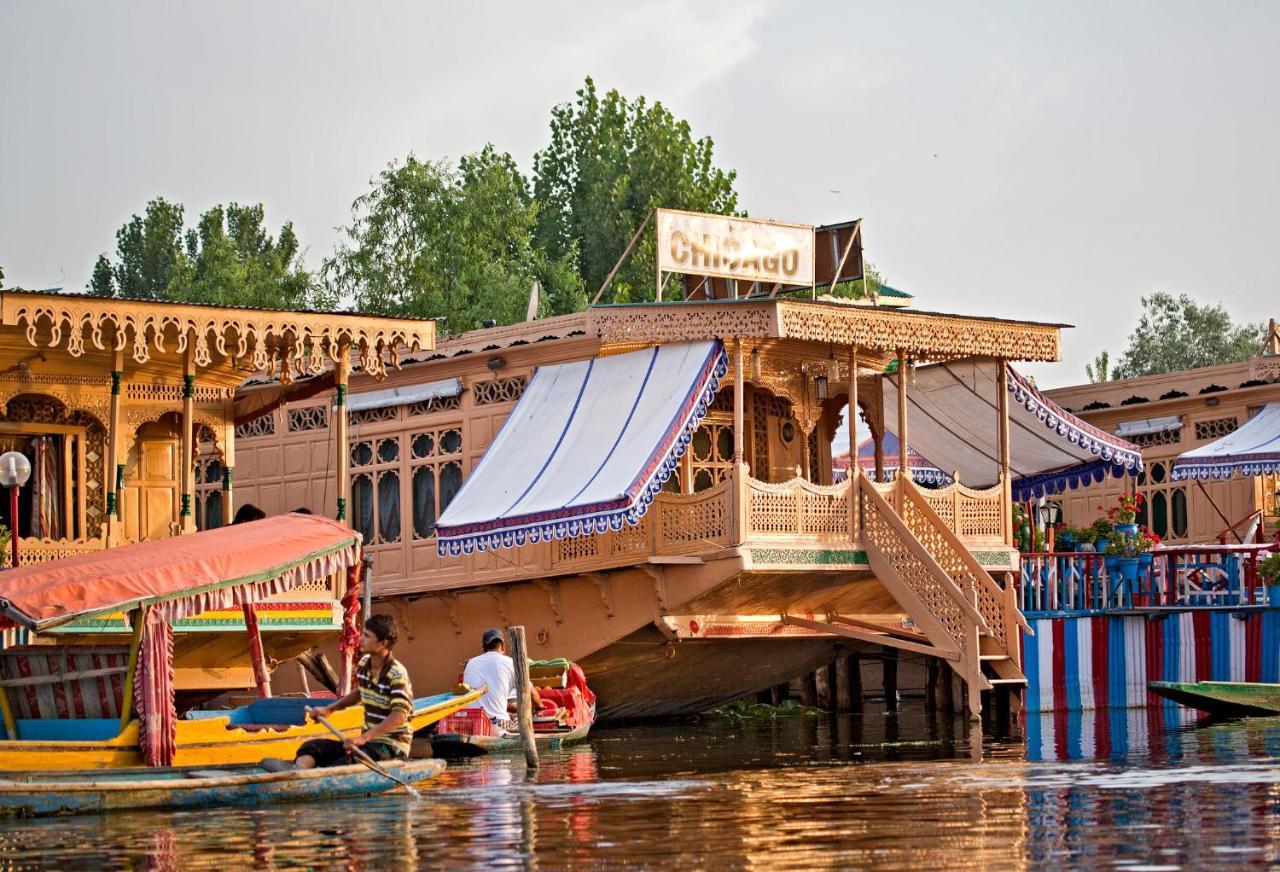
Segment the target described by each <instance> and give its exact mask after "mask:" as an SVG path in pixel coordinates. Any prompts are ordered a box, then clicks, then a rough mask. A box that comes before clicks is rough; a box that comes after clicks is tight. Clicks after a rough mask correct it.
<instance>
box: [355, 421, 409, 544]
mask: <svg viewBox="0 0 1280 872" xmlns="http://www.w3.org/2000/svg"><path fill="white" fill-rule="evenodd" d="M401 454H402V451H401V443H400V436H398V435H397V436H387V437H374V438H370V439H362V440H360V441H358V442H355V443H353V444H352V446H351V467H352V475H351V519H352V523H354V524H355V526H356V529H357V530H359V531H360V532H361V533H362V534H363V535H364V540H365V543H366V544H369V545H376V544H385V543H390V542H399V541H400V537H401V524H402V517H401V509H400V503H401V472H402V469H403V461H402V457H401Z"/></svg>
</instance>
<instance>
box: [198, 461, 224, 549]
mask: <svg viewBox="0 0 1280 872" xmlns="http://www.w3.org/2000/svg"><path fill="white" fill-rule="evenodd" d="M222 473H223V466H222V454H221V452H219V451H218V450H217V448H216V447H214V446H213V445H212V444H210V443H208V442H205V443H204V444H202V445H201V446H200V453H199V455H197V457H196V492H195V506H194V508H195V514H196V529H198V530H213V529H215V528H217V527H221V526H222V525H223V524H224V523H225V522H226V519H225V518H224V517H223V511H222V506H223V502H222Z"/></svg>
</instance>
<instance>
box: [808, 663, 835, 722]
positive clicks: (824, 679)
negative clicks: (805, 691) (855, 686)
mask: <svg viewBox="0 0 1280 872" xmlns="http://www.w3.org/2000/svg"><path fill="white" fill-rule="evenodd" d="M813 684H814V688H815V689H816V691H817V698H818V702H817V705H818V708H820V709H822V710H823V711H827V712H829V711H831V710H832V708H833V707H834V706H833V694H832V692H831V691H832V686H831V685H832V682H831V667H830V664H828V665H826V666H819V667H818V668H817V669H816V670H814V673H813Z"/></svg>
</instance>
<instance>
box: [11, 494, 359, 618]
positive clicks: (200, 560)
mask: <svg viewBox="0 0 1280 872" xmlns="http://www.w3.org/2000/svg"><path fill="white" fill-rule="evenodd" d="M359 560H360V534H359V533H356V532H355V531H353V530H352V529H351V528H349V527H347V526H346V525H344V524H340V523H338V522H337V521H333V520H330V519H328V518H322V517H319V516H318V515H297V514H291V515H282V516H279V517H274V518H266V519H263V520H261V521H253V522H250V523H246V524H237V525H234V526H230V527H221V528H219V529H216V530H206V531H204V532H202V533H192V534H190V535H186V536H177V537H174V538H171V539H156V540H153V541H150V542H140V543H138V544H136V545H124V546H121V547H119V548H110V549H108V550H106V551H97V552H93V553H90V554H78V555H76V556H74V557H68V558H65V559H63V560H55V561H51V562H49V563H41V564H33V565H31V566H20V567H18V568H17V569H10V570H8V571H5V572H0V610H2V611H3V614H4V616H5V618H8V619H9V620H10V621H12V622H14V623H17V624H21V625H22V626H25V627H28V628H30V629H32V630H47V629H50V628H52V627H57V626H59V625H60V624H65V623H67V622H69V621H71V620H74V619H75V618H79V617H85V616H88V615H93V614H100V613H103V612H108V613H109V612H122V611H128V610H131V609H133V608H136V607H137V606H142V605H145V606H150V607H152V609H153V610H154V611H155V612H157V617H160V618H162V619H163V620H166V621H174V620H179V619H181V618H185V617H189V616H191V615H195V614H199V613H200V612H202V611H204V610H205V609H224V608H233V607H235V606H239V605H244V604H245V603H252V602H257V601H259V600H262V599H264V598H266V597H270V596H274V595H276V594H280V593H284V592H285V591H287V590H289V589H290V588H292V587H294V586H296V585H299V584H305V583H307V582H309V581H313V580H319V579H322V578H327V577H328V576H330V575H333V574H334V573H336V572H339V571H344V570H346V569H349V568H350V567H352V566H354V565H355V564H356V563H357V562H358V561H359Z"/></svg>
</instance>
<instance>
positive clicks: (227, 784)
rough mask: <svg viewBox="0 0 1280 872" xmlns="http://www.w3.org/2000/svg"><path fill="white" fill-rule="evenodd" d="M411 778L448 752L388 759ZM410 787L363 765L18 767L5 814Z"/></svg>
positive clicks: (199, 804) (248, 801) (259, 800)
mask: <svg viewBox="0 0 1280 872" xmlns="http://www.w3.org/2000/svg"><path fill="white" fill-rule="evenodd" d="M381 765H382V766H383V768H385V769H386V770H387V771H388V772H391V773H393V774H395V775H396V776H397V777H399V778H402V779H403V780H405V781H407V782H409V783H410V784H413V783H416V782H419V781H424V780H426V779H428V778H433V777H434V776H436V775H439V774H440V773H441V772H443V771H444V768H445V764H444V762H443V761H441V760H389V761H386V762H384V763H382V764H381ZM397 789H399V790H403V788H402V787H401V786H400V785H399V784H397V783H396V782H394V781H392V780H391V779H389V778H387V777H386V776H385V775H380V774H378V773H377V772H374V771H372V770H371V769H368V768H366V767H365V766H363V765H360V764H356V765H352V766H333V767H330V768H327V769H308V770H293V771H289V772H275V773H272V772H266V771H264V770H262V769H260V768H258V767H257V766H229V767H222V768H218V769H208V768H200V767H195V766H182V767H173V766H171V767H165V768H161V769H151V768H138V769H115V770H110V771H105V772H104V771H83V770H82V771H68V772H58V773H43V774H32V773H27V774H15V775H10V776H8V777H4V778H0V816H4V817H9V816H17V817H47V816H51V815H65V814H94V813H100V812H108V811H123V810H138V809H148V808H163V809H178V808H188V809H189V808H206V807H211V806H223V805H231V806H248V805H266V804H275V803H280V802H302V801H314V800H324V799H340V798H345V797H356V796H370V795H372V794H376V793H385V792H387V791H391V790H397Z"/></svg>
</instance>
